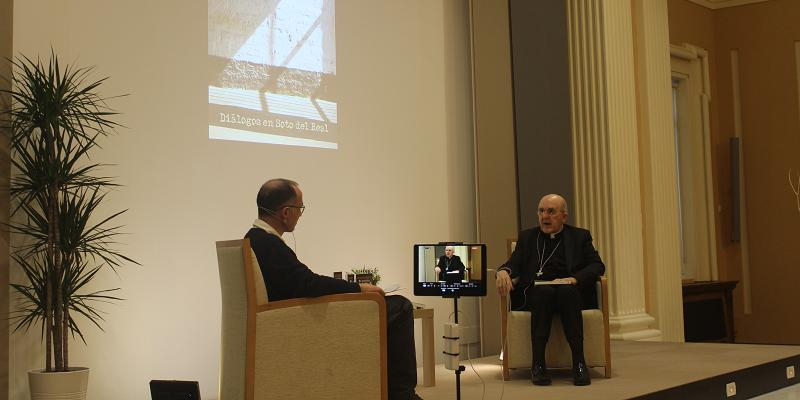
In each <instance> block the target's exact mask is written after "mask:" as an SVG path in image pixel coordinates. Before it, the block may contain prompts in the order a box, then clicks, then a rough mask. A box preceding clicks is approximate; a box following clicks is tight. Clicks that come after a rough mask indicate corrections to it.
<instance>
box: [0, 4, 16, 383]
mask: <svg viewBox="0 0 800 400" xmlns="http://www.w3.org/2000/svg"><path fill="white" fill-rule="evenodd" d="M13 5H14V4H13V1H12V0H0V77H2V78H0V90H8V89H10V87H9V82H8V81H7V80H5V79H3V78H7V77H8V76H9V72H10V69H9V68H10V66H9V63H8V62H7V61H6V59H8V58H11V56H12V54H13V46H12V44H13V36H12V33H13V26H14V18H13V16H14V12H13V8H14V7H13ZM7 104H8V102H7V98H5V97H3V96H0V107H5V106H6V105H7ZM5 137H6V136H5V132H2V131H0V188H5V187H7V185H8V176H9V175H8V174H9V161H8V160H9V159H8V144H7V142H6V140H5V139H4V138H5ZM9 209H10V207H9V199H8V192H7V191H5V190H0V221H7V220H8V212H9ZM8 261H9V259H8V234H7V233H6V232H5V229H3V230H0V310H8V293H9V289H8ZM4 314H5V311H3V312H2V313H0V315H2V319H3V320H5V315H4ZM7 398H8V330H7V329H0V399H7Z"/></svg>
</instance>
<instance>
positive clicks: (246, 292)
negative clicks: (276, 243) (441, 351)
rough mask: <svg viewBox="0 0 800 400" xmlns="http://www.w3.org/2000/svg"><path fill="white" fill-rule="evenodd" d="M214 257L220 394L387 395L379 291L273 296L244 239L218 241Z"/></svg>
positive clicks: (239, 399)
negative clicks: (277, 298) (219, 314)
mask: <svg viewBox="0 0 800 400" xmlns="http://www.w3.org/2000/svg"><path fill="white" fill-rule="evenodd" d="M217 261H218V264H219V276H220V287H221V291H222V334H221V337H222V355H221V365H220V391H219V399H220V400H261V399H364V400H367V399H369V400H374V399H383V400H386V399H387V393H388V392H387V380H386V379H387V375H386V303H385V301H384V299H383V297H382V296H380V295H377V294H367V293H355V294H338V295H330V296H322V297H317V298H308V299H291V300H282V301H273V302H270V301H268V296H267V291H266V287H265V285H264V280H263V278H262V275H261V269H260V268H259V266H258V261H257V260H256V257H255V254H254V253H253V252H252V250H251V248H250V241H249V240H247V239H243V240H230V241H222V242H217Z"/></svg>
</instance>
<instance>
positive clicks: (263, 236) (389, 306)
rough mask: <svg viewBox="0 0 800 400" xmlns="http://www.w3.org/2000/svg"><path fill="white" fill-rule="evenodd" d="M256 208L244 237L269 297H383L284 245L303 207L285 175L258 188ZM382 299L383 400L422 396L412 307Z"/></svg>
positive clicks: (377, 289)
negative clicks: (319, 269) (317, 269)
mask: <svg viewBox="0 0 800 400" xmlns="http://www.w3.org/2000/svg"><path fill="white" fill-rule="evenodd" d="M256 206H257V207H258V219H256V220H255V222H253V227H252V228H251V229H250V230H249V231H248V232H247V234H246V235H245V237H246V238H248V239H250V245H251V248H252V249H253V252H254V253H255V255H256V258H257V259H258V264H259V267H260V268H261V275H262V276H264V283H265V285H266V287H267V296H268V297H269V301H277V300H285V299H294V298H298V297H318V296H324V295H328V294H336V293H357V292H374V293H379V294H381V295H385V293H384V292H383V289H381V288H380V287H378V286H374V285H370V284H368V283H361V284H359V283H354V282H347V281H345V280H342V279H335V278H331V277H329V276H323V275H318V274H316V273H314V272H313V271H311V269H309V268H308V267H307V266H306V265H305V264H303V263H302V262H300V260H298V259H297V255H296V254H295V252H294V251H292V249H291V248H289V246H287V245H286V243H285V242H284V241H283V238H282V236H283V234H284V233H285V232H293V231H294V228H295V226H297V221H298V220H300V216H301V215H303V211H305V209H306V206H305V205H304V204H303V192H302V191H301V190H300V186H299V185H298V184H297V182H294V181H291V180H288V179H271V180H269V181H267V182H266V183H264V184H263V185H262V186H261V189H259V191H258V195H257V196H256ZM385 300H386V325H387V326H386V354H387V363H386V364H387V369H388V371H387V372H388V374H387V375H388V386H389V400H422V399H421V398H420V397H419V396H418V395H417V393H416V389H415V388H416V386H417V361H416V351H415V349H414V314H413V312H414V311H413V307H412V305H411V302H410V301H409V300H408V299H406V298H405V297H403V296H386V297H385ZM342 362H347V360H342ZM357 378H358V377H354V379H357Z"/></svg>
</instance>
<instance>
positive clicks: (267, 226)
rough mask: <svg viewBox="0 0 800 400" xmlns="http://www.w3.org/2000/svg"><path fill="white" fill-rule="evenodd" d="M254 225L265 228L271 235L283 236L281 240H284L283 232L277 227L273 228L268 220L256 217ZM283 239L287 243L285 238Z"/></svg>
mask: <svg viewBox="0 0 800 400" xmlns="http://www.w3.org/2000/svg"><path fill="white" fill-rule="evenodd" d="M253 227H254V228H258V229H261V230H264V231H266V232H267V233H269V234H271V235H275V236H277V237H279V238H281V240H283V236H281V234H280V233H278V231H277V230H275V228H273V227H272V225H270V224H269V223H268V222H267V221H264V220H263V219H260V218H256V220H255V221H253ZM283 241H284V243H286V241H285V240H283Z"/></svg>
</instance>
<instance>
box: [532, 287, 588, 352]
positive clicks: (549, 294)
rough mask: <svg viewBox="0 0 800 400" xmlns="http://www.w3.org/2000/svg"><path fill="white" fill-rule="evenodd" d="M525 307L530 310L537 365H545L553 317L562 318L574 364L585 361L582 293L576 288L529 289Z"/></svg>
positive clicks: (533, 348)
mask: <svg viewBox="0 0 800 400" xmlns="http://www.w3.org/2000/svg"><path fill="white" fill-rule="evenodd" d="M526 300H527V301H526V305H527V306H528V309H529V310H530V311H531V350H532V351H533V354H532V356H533V357H532V358H533V364H534V365H542V366H546V365H545V358H544V353H545V346H546V345H547V340H548V339H549V338H550V327H551V326H552V324H553V314H554V313H558V314H559V315H561V325H562V326H563V327H564V336H565V337H566V338H567V343H569V347H570V350H572V364H573V365H575V364H577V363H578V362H582V363H585V362H586V361H585V360H584V358H583V316H582V314H581V308H582V307H581V293H580V292H579V291H578V287H577V286H575V285H538V286H533V285H532V286H531V287H530V288H528V292H527V296H526Z"/></svg>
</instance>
